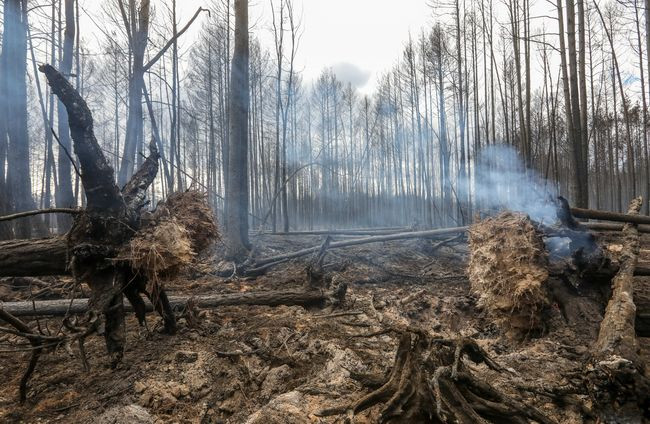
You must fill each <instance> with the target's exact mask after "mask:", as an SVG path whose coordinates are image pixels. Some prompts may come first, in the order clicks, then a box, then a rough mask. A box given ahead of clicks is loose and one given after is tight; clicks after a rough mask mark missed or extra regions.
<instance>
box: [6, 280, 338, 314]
mask: <svg viewBox="0 0 650 424" xmlns="http://www.w3.org/2000/svg"><path fill="white" fill-rule="evenodd" d="M346 289H347V287H346V286H345V285H341V286H338V287H335V288H334V289H333V290H331V291H321V290H310V291H302V290H300V291H299V290H294V291H292V290H282V291H259V292H242V293H224V294H212V295H203V296H169V304H170V305H171V307H172V308H173V309H175V310H178V309H180V308H183V307H184V306H185V304H186V303H187V301H188V300H190V299H193V300H194V302H195V304H196V306H197V307H199V308H216V307H219V306H235V305H249V306H252V305H262V306H279V305H288V306H294V305H295V306H323V305H327V304H333V303H338V302H340V301H341V300H343V298H344V297H345V292H346ZM145 307H146V312H152V311H153V310H154V309H153V305H152V304H151V302H149V301H148V300H146V301H145ZM124 308H125V310H126V311H128V312H130V311H133V307H132V305H130V304H125V305H124ZM3 310H4V311H7V312H9V313H11V314H12V315H14V316H63V315H65V314H66V312H68V310H69V313H70V314H81V313H84V312H86V311H87V310H88V299H74V300H73V301H70V300H67V299H60V300H40V301H35V302H5V303H1V304H0V311H3Z"/></svg>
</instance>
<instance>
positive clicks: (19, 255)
mask: <svg viewBox="0 0 650 424" xmlns="http://www.w3.org/2000/svg"><path fill="white" fill-rule="evenodd" d="M67 250H68V244H67V242H66V239H65V237H51V238H44V239H30V240H8V241H2V242H0V277H25V276H32V277H37V276H43V275H62V274H67V273H68V267H67V263H68V261H67Z"/></svg>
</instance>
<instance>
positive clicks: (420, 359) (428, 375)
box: [317, 331, 554, 424]
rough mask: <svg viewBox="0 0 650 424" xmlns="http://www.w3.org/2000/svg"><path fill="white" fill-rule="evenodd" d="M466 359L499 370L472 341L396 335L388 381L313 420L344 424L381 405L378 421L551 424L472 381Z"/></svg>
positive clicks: (497, 391)
mask: <svg viewBox="0 0 650 424" xmlns="http://www.w3.org/2000/svg"><path fill="white" fill-rule="evenodd" d="M464 357H467V358H469V359H470V360H471V361H472V362H475V363H485V364H486V365H487V366H488V367H490V368H491V369H493V370H496V371H502V369H501V367H499V366H498V365H497V364H496V363H494V362H493V361H492V360H491V359H490V358H489V357H488V356H487V354H486V353H485V351H484V350H483V349H482V348H481V347H480V346H478V344H476V342H475V341H474V340H473V339H469V338H461V339H459V340H448V339H435V338H430V337H428V336H426V335H425V334H424V333H414V332H410V331H405V332H403V333H402V334H401V336H400V341H399V346H398V348H397V353H396V354H395V362H394V365H393V368H392V370H391V372H390V374H389V376H388V379H387V380H386V382H385V383H384V384H382V385H381V387H379V388H378V389H376V390H374V391H373V392H371V393H369V394H367V395H366V396H364V397H362V398H361V399H359V400H357V401H356V402H354V403H352V404H351V405H347V406H344V407H341V408H332V409H327V410H323V411H320V412H319V413H318V414H317V415H318V416H328V415H337V414H346V415H347V420H348V422H351V420H352V418H353V417H354V416H355V415H357V414H359V413H361V412H362V411H365V410H366V409H368V408H370V407H372V406H374V405H377V404H383V407H382V410H381V412H380V417H379V422H381V423H398V422H399V423H431V422H433V423H448V422H456V423H489V422H495V423H521V422H528V420H534V421H536V422H539V423H544V424H550V423H553V422H554V421H553V420H551V419H550V418H548V417H546V416H545V415H544V414H543V413H542V412H540V411H539V410H537V409H536V408H534V407H531V406H528V405H526V404H524V403H522V402H520V401H518V400H516V399H514V398H512V397H510V396H508V395H506V394H504V393H502V392H500V391H499V390H497V389H496V388H494V387H493V386H492V385H490V384H489V383H487V382H484V381H481V380H479V379H477V378H476V377H475V376H474V375H473V374H472V372H471V370H470V369H469V368H468V367H467V366H466V365H465V364H464V362H463V358H464Z"/></svg>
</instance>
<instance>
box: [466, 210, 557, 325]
mask: <svg viewBox="0 0 650 424" xmlns="http://www.w3.org/2000/svg"><path fill="white" fill-rule="evenodd" d="M469 250H470V260H469V267H468V275H469V280H470V283H471V288H472V291H473V292H474V293H475V294H476V295H478V296H479V306H481V307H483V308H485V309H486V311H487V312H488V314H489V315H490V316H491V317H492V318H493V319H494V320H495V321H496V323H497V324H498V325H500V326H501V327H502V328H503V329H504V330H505V331H506V332H507V333H508V335H510V336H512V337H521V336H524V335H526V334H529V333H530V332H531V331H535V330H539V329H541V325H542V322H541V312H542V310H543V309H544V307H545V306H547V305H548V303H549V300H548V294H547V289H546V287H545V284H546V282H547V280H548V257H547V252H546V248H545V246H544V240H543V239H542V236H541V235H540V233H539V232H538V231H537V230H536V229H535V227H534V225H533V223H532V221H531V220H530V218H528V217H527V216H526V215H523V214H519V213H513V212H503V213H501V214H500V215H498V216H495V217H492V218H488V219H485V220H483V221H481V222H478V223H477V224H474V225H472V226H471V227H470V230H469Z"/></svg>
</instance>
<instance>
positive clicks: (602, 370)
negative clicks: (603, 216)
mask: <svg viewBox="0 0 650 424" xmlns="http://www.w3.org/2000/svg"><path fill="white" fill-rule="evenodd" d="M641 204H642V201H641V197H638V198H636V199H633V200H632V202H630V207H629V210H628V215H629V216H636V215H637V214H638V213H639V210H640V209H641ZM623 236H624V238H625V243H624V245H623V251H622V252H621V259H620V266H619V270H618V273H617V274H616V276H615V277H614V279H613V280H612V296H611V299H610V300H609V302H608V304H607V308H606V310H605V316H604V317H603V320H602V322H601V324H600V331H599V333H598V339H597V341H596V343H595V345H594V349H593V350H594V353H593V357H592V359H591V360H590V361H589V363H588V364H587V366H586V369H585V371H586V373H585V374H586V376H587V388H588V391H589V395H590V397H591V399H592V401H593V403H594V405H595V406H596V408H597V410H598V411H599V414H600V416H601V417H602V418H603V420H604V421H608V422H609V421H610V420H611V419H612V418H613V417H616V419H617V421H619V420H620V421H623V422H642V421H643V420H644V417H643V412H641V411H648V410H650V394H649V392H650V380H649V379H648V378H647V377H646V376H645V363H644V361H643V360H642V358H641V357H640V356H639V345H638V342H637V339H636V332H635V316H636V306H635V304H634V297H633V296H634V268H635V266H636V263H637V260H638V255H639V232H638V230H637V228H636V225H634V224H631V223H627V224H626V225H625V227H624V228H623ZM645 418H648V417H647V416H646V417H645Z"/></svg>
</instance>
